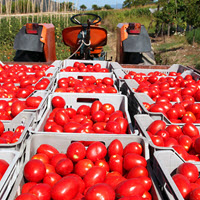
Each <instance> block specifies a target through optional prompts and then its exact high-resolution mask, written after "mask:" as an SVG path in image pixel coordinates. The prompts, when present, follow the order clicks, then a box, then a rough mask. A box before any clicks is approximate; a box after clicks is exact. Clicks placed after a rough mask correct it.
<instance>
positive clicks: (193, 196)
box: [190, 187, 200, 200]
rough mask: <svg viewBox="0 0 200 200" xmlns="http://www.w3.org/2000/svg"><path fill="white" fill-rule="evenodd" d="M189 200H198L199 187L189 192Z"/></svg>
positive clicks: (199, 197)
mask: <svg viewBox="0 0 200 200" xmlns="http://www.w3.org/2000/svg"><path fill="white" fill-rule="evenodd" d="M190 200H200V188H199V187H198V188H196V189H194V190H192V191H191V192H190Z"/></svg>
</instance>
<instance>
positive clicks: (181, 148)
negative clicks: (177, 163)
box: [173, 145, 188, 160]
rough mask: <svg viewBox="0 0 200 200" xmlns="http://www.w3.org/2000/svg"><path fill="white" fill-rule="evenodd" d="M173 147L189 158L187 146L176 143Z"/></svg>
mask: <svg viewBox="0 0 200 200" xmlns="http://www.w3.org/2000/svg"><path fill="white" fill-rule="evenodd" d="M173 148H174V149H175V150H176V152H177V153H178V154H179V155H180V156H181V157H182V158H183V159H184V160H187V156H188V153H187V151H186V150H185V148H184V147H183V146H181V145H174V146H173Z"/></svg>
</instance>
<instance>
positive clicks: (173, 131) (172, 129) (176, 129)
mask: <svg viewBox="0 0 200 200" xmlns="http://www.w3.org/2000/svg"><path fill="white" fill-rule="evenodd" d="M165 130H166V131H167V132H168V133H169V135H170V137H174V138H179V137H180V136H181V135H182V134H183V133H182V130H181V128H180V126H178V125H174V124H171V125H169V126H168V127H167V128H166V129H165Z"/></svg>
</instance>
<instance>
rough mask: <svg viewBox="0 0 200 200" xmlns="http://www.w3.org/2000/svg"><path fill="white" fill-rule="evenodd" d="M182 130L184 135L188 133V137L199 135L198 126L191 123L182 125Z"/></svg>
mask: <svg viewBox="0 0 200 200" xmlns="http://www.w3.org/2000/svg"><path fill="white" fill-rule="evenodd" d="M182 131H183V134H184V135H188V136H190V137H194V136H198V135H199V130H198V128H197V127H196V126H195V125H194V124H192V123H186V124H185V125H184V126H183V127H182Z"/></svg>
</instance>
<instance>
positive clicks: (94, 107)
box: [90, 101, 102, 115]
mask: <svg viewBox="0 0 200 200" xmlns="http://www.w3.org/2000/svg"><path fill="white" fill-rule="evenodd" d="M101 107H102V103H101V102H100V101H94V102H93V103H92V105H91V111H90V113H91V115H93V114H94V113H95V112H97V111H99V110H100V109H101Z"/></svg>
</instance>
